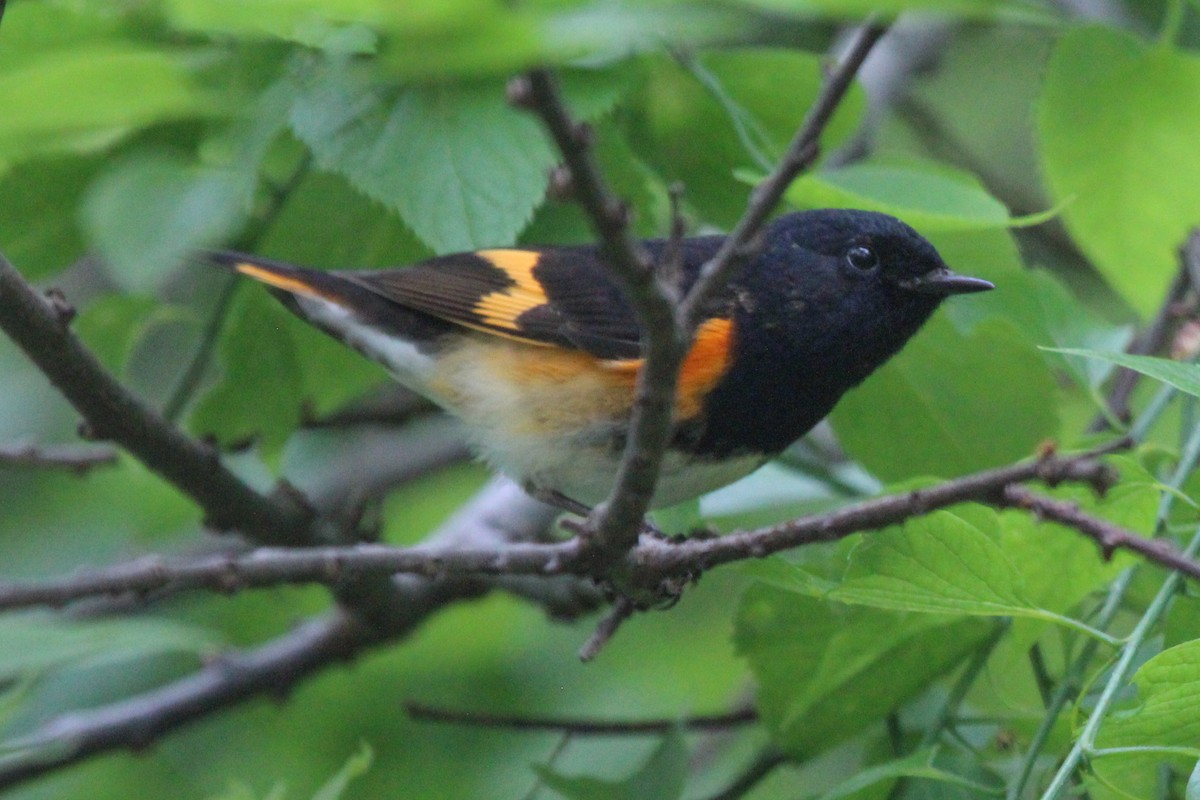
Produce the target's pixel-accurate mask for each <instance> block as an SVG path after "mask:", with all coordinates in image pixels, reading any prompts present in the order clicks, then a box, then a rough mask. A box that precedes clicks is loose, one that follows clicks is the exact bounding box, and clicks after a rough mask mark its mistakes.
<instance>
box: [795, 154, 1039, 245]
mask: <svg viewBox="0 0 1200 800" xmlns="http://www.w3.org/2000/svg"><path fill="white" fill-rule="evenodd" d="M785 196H786V198H787V200H788V202H789V203H791V204H793V205H795V206H797V207H799V208H861V209H865V210H867V211H879V212H882V213H884V214H891V215H892V216H894V217H899V218H900V219H902V220H904V221H905V222H907V223H908V224H909V225H912V226H913V227H914V228H917V229H918V230H921V231H938V230H947V231H953V230H982V229H987V228H1004V227H1008V226H1010V225H1013V224H1014V223H1015V220H1013V219H1012V218H1010V217H1009V215H1008V209H1006V208H1005V207H1004V204H1003V203H1001V202H1000V201H999V200H996V199H995V198H994V197H992V196H991V195H990V194H988V192H987V190H986V189H984V188H983V186H982V185H981V184H980V183H979V181H978V180H977V179H976V178H975V177H974V176H971V175H969V174H967V173H965V172H961V171H959V170H954V169H950V168H948V167H945V166H943V165H940V164H932V163H907V164H882V163H872V162H859V163H856V164H851V165H850V166H846V167H839V168H837V169H827V170H821V171H819V172H814V173H810V174H808V175H804V176H802V177H801V178H800V179H799V180H797V181H796V182H795V183H793V184H792V186H791V188H790V189H788V191H787V194H786V195H785Z"/></svg>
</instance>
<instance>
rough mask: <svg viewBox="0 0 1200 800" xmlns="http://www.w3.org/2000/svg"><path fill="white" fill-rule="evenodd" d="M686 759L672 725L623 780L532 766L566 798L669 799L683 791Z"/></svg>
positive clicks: (680, 740)
mask: <svg viewBox="0 0 1200 800" xmlns="http://www.w3.org/2000/svg"><path fill="white" fill-rule="evenodd" d="M687 762H688V753H687V748H686V747H685V746H684V741H683V732H682V731H681V730H680V729H679V728H673V729H672V730H671V732H670V733H668V734H666V735H665V736H664V737H663V739H662V741H661V742H660V743H659V745H658V747H656V748H655V749H654V752H652V753H651V754H650V757H649V758H647V759H646V761H645V763H644V764H642V766H641V767H640V768H638V770H637V771H636V772H634V773H633V774H632V775H630V776H629V777H628V778H625V779H624V780H617V781H612V780H605V779H602V778H592V777H587V776H566V775H561V774H559V773H557V772H555V771H554V770H553V769H552V768H551V767H549V766H543V765H540V764H535V765H534V767H533V769H534V771H535V772H536V773H537V774H538V777H539V778H541V780H542V783H544V784H545V785H546V786H548V787H549V788H551V789H553V790H554V791H556V792H558V793H559V794H560V795H562V796H563V797H567V798H570V800H645V798H651V797H652V798H655V800H659V798H661V800H672V798H678V797H680V796H682V795H683V787H684V781H685V779H686V777H687V769H688V763H687Z"/></svg>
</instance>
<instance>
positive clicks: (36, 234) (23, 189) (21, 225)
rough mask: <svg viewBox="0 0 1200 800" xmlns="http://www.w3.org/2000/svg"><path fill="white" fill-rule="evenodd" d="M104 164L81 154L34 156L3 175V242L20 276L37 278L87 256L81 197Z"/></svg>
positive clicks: (0, 208) (0, 193) (0, 205)
mask: <svg viewBox="0 0 1200 800" xmlns="http://www.w3.org/2000/svg"><path fill="white" fill-rule="evenodd" d="M100 163H101V162H100V161H99V160H97V159H85V158H78V157H66V158H55V159H36V160H32V161H28V162H25V163H22V164H20V165H18V166H16V167H14V168H13V169H11V170H9V171H8V172H7V173H5V174H4V175H3V177H0V197H3V198H4V202H3V203H0V242H2V243H3V245H4V254H5V256H7V257H8V259H9V261H11V262H12V263H13V264H15V265H16V266H17V268H18V269H20V270H21V274H22V275H24V276H25V277H27V278H30V279H34V280H36V279H38V278H41V277H44V276H46V275H51V274H53V273H55V272H58V271H59V270H62V269H65V268H66V267H68V266H70V265H71V264H72V263H73V262H75V261H76V260H77V259H79V258H80V257H81V256H82V255H83V253H84V250H85V249H86V247H85V245H84V243H83V237H82V236H80V231H79V226H78V224H77V218H78V213H77V211H78V206H79V198H80V196H81V195H82V194H83V191H84V188H85V187H86V186H87V185H88V183H89V182H90V181H91V180H92V178H93V176H94V175H95V174H96V171H97V169H98V167H99V166H100Z"/></svg>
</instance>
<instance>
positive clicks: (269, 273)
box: [233, 262, 342, 305]
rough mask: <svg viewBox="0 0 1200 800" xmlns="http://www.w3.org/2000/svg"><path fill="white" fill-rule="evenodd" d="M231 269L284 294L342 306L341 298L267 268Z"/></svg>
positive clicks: (241, 265) (241, 266)
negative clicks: (317, 299) (316, 299)
mask: <svg viewBox="0 0 1200 800" xmlns="http://www.w3.org/2000/svg"><path fill="white" fill-rule="evenodd" d="M233 268H234V269H235V270H237V271H238V272H240V273H241V274H243V275H245V276H246V277H248V278H253V279H254V280H256V281H258V282H260V283H265V284H266V285H267V286H273V287H274V288H276V289H282V290H283V291H285V292H291V293H292V294H298V295H300V296H302V297H317V298H320V299H321V300H328V301H329V302H331V303H337V304H338V305H342V300H341V298H338V297H335V296H334V295H332V294H329V293H328V292H323V291H321V290H320V289H318V288H317V287H315V286H313V285H312V284H311V283H307V282H306V281H304V280H301V279H300V278H296V277H293V276H291V275H284V274H282V273H280V272H276V271H275V270H272V269H268V268H267V267H260V266H259V265H257V264H249V263H244V262H243V263H239V264H235V265H234V266H233Z"/></svg>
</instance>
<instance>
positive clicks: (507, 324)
mask: <svg viewBox="0 0 1200 800" xmlns="http://www.w3.org/2000/svg"><path fill="white" fill-rule="evenodd" d="M476 255H477V256H479V257H480V258H482V259H484V260H486V261H487V262H489V263H490V264H491V265H492V266H494V267H496V268H497V269H499V270H501V271H503V272H504V273H505V274H506V275H508V277H509V278H511V279H512V280H513V282H514V285H513V286H506V287H505V288H503V289H498V290H497V291H494V292H491V293H489V294H486V295H484V296H483V297H481V298H479V301H478V302H477V303H475V306H474V308H473V309H472V311H473V312H474V313H475V314H476V315H478V317H479V320H480V322H482V323H483V324H485V325H490V326H492V327H495V328H506V329H508V330H512V331H517V330H520V326H519V325H518V324H517V318H518V317H520V316H521V315H522V314H524V313H525V312H526V311H529V310H530V309H533V308H537V307H538V306H542V305H545V304H546V303H547V302H548V301H547V299H546V292H545V290H543V289H542V285H541V284H540V283H538V280H537V278H535V277H534V276H533V268H534V267H535V266H537V263H538V261H539V260H540V259H541V253H538V252H537V251H534V250H480V251H479V252H477V253H476Z"/></svg>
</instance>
